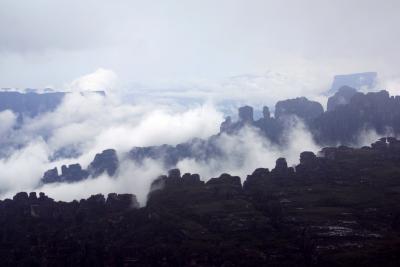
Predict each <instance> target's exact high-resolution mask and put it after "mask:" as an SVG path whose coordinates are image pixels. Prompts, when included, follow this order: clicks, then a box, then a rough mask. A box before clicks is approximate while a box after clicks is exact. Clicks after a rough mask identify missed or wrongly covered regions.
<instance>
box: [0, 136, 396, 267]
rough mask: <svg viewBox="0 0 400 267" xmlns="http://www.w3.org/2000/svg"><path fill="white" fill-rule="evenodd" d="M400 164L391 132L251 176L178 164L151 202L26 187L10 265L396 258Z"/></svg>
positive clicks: (6, 258)
mask: <svg viewBox="0 0 400 267" xmlns="http://www.w3.org/2000/svg"><path fill="white" fill-rule="evenodd" d="M398 166H400V141H399V140H397V139H395V138H382V139H380V140H379V141H377V142H375V143H374V144H372V145H371V146H368V147H363V148H358V149H356V148H350V147H346V146H340V147H327V148H324V149H322V151H321V152H320V153H318V154H317V155H316V154H314V153H312V152H307V151H306V152H303V153H301V155H300V164H298V165H297V166H288V165H287V163H286V160H285V159H284V158H280V159H278V160H277V161H276V166H275V168H273V169H272V170H269V169H267V168H259V169H256V170H255V171H254V172H253V173H252V174H251V175H248V176H247V178H246V179H245V181H244V183H243V184H242V183H241V179H240V178H239V177H237V176H232V175H230V174H222V175H220V176H219V177H216V178H211V179H209V180H208V181H203V180H201V179H200V177H199V175H197V174H189V173H185V174H183V175H182V174H181V173H180V171H179V170H178V169H172V170H170V171H169V173H168V175H165V176H160V177H158V178H157V179H155V180H154V182H153V183H152V186H151V191H150V193H149V194H148V201H147V204H146V206H144V207H141V208H139V207H138V203H137V201H136V198H135V196H133V195H130V194H120V195H117V194H109V195H108V197H107V199H106V198H105V197H104V196H103V195H94V196H92V197H90V198H89V199H87V200H81V201H79V202H78V201H73V202H61V201H58V202H56V201H54V200H52V199H50V198H49V197H47V196H45V195H44V194H43V193H41V194H39V197H37V195H36V194H35V193H30V194H28V193H18V194H17V195H16V196H15V197H14V198H13V199H12V200H11V199H6V200H3V201H0V229H2V230H1V231H0V237H1V238H0V245H1V249H0V265H1V266H10V265H17V266H27V265H29V266H42V265H43V266H60V265H62V266H77V265H79V266H104V265H109V266H398V265H399V263H400V256H399V255H400V190H399V189H400V169H399V167H398ZM260 167H262V166H260ZM133 179H135V177H133Z"/></svg>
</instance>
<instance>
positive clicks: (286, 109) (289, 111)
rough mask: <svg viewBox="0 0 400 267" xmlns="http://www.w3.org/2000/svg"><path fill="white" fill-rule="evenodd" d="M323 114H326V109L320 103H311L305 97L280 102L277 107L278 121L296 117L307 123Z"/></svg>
mask: <svg viewBox="0 0 400 267" xmlns="http://www.w3.org/2000/svg"><path fill="white" fill-rule="evenodd" d="M322 113H324V109H323V107H322V105H321V104H320V103H318V102H316V101H310V100H308V99H307V98H305V97H298V98H295V99H288V100H284V101H279V102H278V103H276V105H275V118H276V119H280V118H282V117H286V116H291V115H295V116H297V117H299V118H300V119H303V120H305V121H306V122H307V121H311V120H312V119H315V118H317V117H318V116H320V115H321V114H322Z"/></svg>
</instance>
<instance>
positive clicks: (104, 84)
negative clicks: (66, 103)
mask: <svg viewBox="0 0 400 267" xmlns="http://www.w3.org/2000/svg"><path fill="white" fill-rule="evenodd" d="M117 80H118V77H117V74H116V73H115V72H114V71H112V70H108V69H103V68H99V69H97V70H96V71H95V72H93V73H90V74H87V75H84V76H82V77H80V78H78V79H76V80H74V81H72V82H71V83H70V84H68V85H66V86H65V87H66V90H67V91H72V92H85V91H106V92H107V93H111V92H112V91H113V90H114V89H115V87H116V85H117Z"/></svg>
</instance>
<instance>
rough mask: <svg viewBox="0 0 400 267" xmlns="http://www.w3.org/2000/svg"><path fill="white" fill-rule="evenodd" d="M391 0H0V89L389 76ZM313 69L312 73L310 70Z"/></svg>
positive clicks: (394, 55)
mask: <svg viewBox="0 0 400 267" xmlns="http://www.w3.org/2000/svg"><path fill="white" fill-rule="evenodd" d="M399 14H400V1H398V0H380V1H373V0H331V1H328V0H292V1H290V0H279V1H268V0H201V1H200V0H198V1H195V0H181V1H170V0H162V1H161V0H160V1H150V0H149V1H135V0H113V1H109V0H84V1H83V0H57V1H55V0H35V1H28V0H26V1H22V0H0V87H22V88H24V87H44V86H55V87H59V86H62V85H63V84H65V83H66V82H69V81H72V80H74V79H75V78H76V77H80V76H82V75H83V74H87V73H91V72H93V71H94V70H96V69H98V68H104V69H109V70H112V71H114V72H115V73H117V74H118V77H119V79H120V80H121V81H122V82H123V83H124V84H133V83H135V82H139V83H154V82H169V81H174V82H176V81H181V80H218V79H223V78H226V77H229V76H233V75H239V74H245V73H257V72H264V71H267V70H273V71H279V70H304V69H308V70H310V71H311V72H312V71H314V70H315V71H316V70H318V71H322V72H325V73H330V74H333V73H348V72H359V71H370V70H372V71H374V70H375V71H379V72H380V73H384V74H386V75H393V74H397V73H398V62H400V53H399V51H398V46H399V41H400V27H399V25H400V16H399ZM316 73H317V72H316Z"/></svg>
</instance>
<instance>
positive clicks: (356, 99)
mask: <svg viewBox="0 0 400 267" xmlns="http://www.w3.org/2000/svg"><path fill="white" fill-rule="evenodd" d="M310 129H311V131H312V133H313V135H314V137H315V139H316V141H317V142H318V143H320V144H337V143H342V144H351V143H355V142H356V139H357V137H358V135H359V134H360V132H361V131H362V130H365V129H366V130H374V131H376V132H377V133H378V134H382V135H383V134H386V132H387V131H388V129H389V130H390V131H391V132H393V133H394V134H398V133H400V97H398V96H396V97H390V96H389V93H388V92H387V91H380V92H374V93H368V94H362V93H357V94H355V95H354V96H353V97H352V98H351V100H350V103H349V104H347V105H341V106H337V107H336V109H335V110H333V111H331V112H325V113H324V114H322V115H321V116H319V117H318V118H316V119H315V120H314V121H313V122H312V123H311V124H310Z"/></svg>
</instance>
